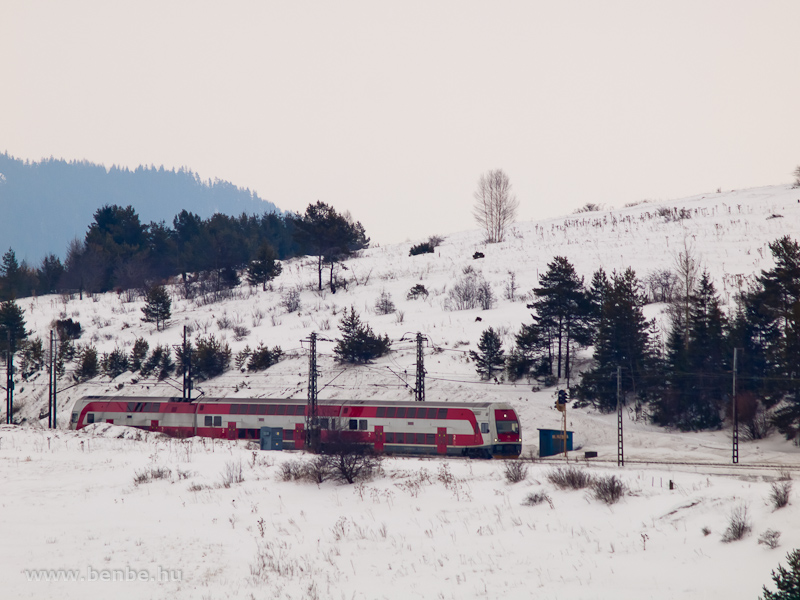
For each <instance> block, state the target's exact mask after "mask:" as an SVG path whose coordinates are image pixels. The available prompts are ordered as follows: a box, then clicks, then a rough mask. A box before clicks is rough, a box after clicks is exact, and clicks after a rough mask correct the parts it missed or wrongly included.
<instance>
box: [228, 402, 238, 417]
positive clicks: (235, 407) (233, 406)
mask: <svg viewBox="0 0 800 600" xmlns="http://www.w3.org/2000/svg"><path fill="white" fill-rule="evenodd" d="M238 413H239V405H238V404H231V412H230V414H232V415H235V414H238Z"/></svg>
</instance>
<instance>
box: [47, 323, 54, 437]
mask: <svg viewBox="0 0 800 600" xmlns="http://www.w3.org/2000/svg"><path fill="white" fill-rule="evenodd" d="M49 363H50V364H49V369H48V374H49V376H48V381H47V428H48V429H52V428H53V375H54V373H55V369H54V368H53V367H54V366H55V361H54V360H53V330H52V329H51V330H50V360H49Z"/></svg>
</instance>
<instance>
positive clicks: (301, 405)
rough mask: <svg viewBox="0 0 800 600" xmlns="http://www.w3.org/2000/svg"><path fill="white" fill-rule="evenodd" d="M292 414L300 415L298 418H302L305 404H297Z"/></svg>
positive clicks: (304, 412)
mask: <svg viewBox="0 0 800 600" xmlns="http://www.w3.org/2000/svg"><path fill="white" fill-rule="evenodd" d="M294 414H296V415H300V416H304V415H305V414H306V405H305V404H299V405H298V406H297V410H296V411H295V413H294Z"/></svg>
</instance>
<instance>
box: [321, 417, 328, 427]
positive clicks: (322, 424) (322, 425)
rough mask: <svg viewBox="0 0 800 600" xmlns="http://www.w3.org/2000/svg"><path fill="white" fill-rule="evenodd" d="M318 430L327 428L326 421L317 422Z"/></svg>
mask: <svg viewBox="0 0 800 600" xmlns="http://www.w3.org/2000/svg"><path fill="white" fill-rule="evenodd" d="M319 428H320V429H327V428H328V419H320V420H319Z"/></svg>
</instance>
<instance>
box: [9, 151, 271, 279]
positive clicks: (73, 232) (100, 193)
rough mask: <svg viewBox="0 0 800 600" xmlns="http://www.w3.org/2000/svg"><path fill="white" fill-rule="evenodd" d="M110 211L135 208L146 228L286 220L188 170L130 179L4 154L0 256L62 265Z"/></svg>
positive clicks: (145, 170)
mask: <svg viewBox="0 0 800 600" xmlns="http://www.w3.org/2000/svg"><path fill="white" fill-rule="evenodd" d="M105 204H118V205H120V206H128V205H131V206H133V208H134V209H135V210H136V212H137V213H138V214H139V217H140V219H141V221H142V222H143V223H149V222H151V221H156V222H158V221H162V220H163V221H167V222H168V223H171V222H172V219H173V217H174V216H175V215H177V214H178V213H179V212H180V211H181V210H183V209H186V210H188V211H190V212H193V213H195V214H197V215H200V216H201V217H203V218H208V217H210V216H212V215H213V214H214V213H223V214H227V215H240V214H242V213H248V214H257V215H261V214H263V213H265V212H278V213H279V212H281V211H280V209H278V207H276V206H275V205H274V204H273V203H272V202H268V201H266V200H263V199H261V198H259V197H258V196H257V195H256V194H255V193H254V192H251V191H250V190H249V189H243V188H240V187H237V186H235V185H233V184H232V183H229V182H227V181H220V180H219V179H217V180H214V181H211V180H208V181H203V180H201V179H200V177H199V176H198V175H197V174H196V173H193V172H192V171H190V170H188V169H185V168H181V169H180V170H178V171H175V170H174V169H173V170H165V169H164V167H159V168H156V167H142V166H140V167H138V168H136V169H135V170H133V171H131V170H130V169H127V168H118V167H116V166H114V167H111V168H110V169H107V168H106V167H104V166H103V165H97V164H94V163H91V162H88V161H70V162H67V161H65V160H57V159H54V158H49V159H45V160H42V161H41V162H31V161H28V160H25V161H23V160H20V159H17V158H14V157H13V156H9V155H8V154H7V153H4V154H0V252H4V251H5V250H7V249H8V248H9V247H10V248H13V249H14V251H15V252H16V255H17V257H18V258H19V259H20V260H22V259H25V260H27V261H28V263H29V264H30V265H32V266H36V265H37V264H38V263H39V261H41V259H42V258H43V257H44V256H45V255H46V254H48V253H51V252H52V253H54V254H56V255H57V256H59V257H61V258H62V259H63V258H64V254H65V252H66V249H67V244H68V243H69V242H70V241H71V240H72V239H74V238H75V237H79V238H81V239H83V236H84V235H85V234H86V229H87V227H88V226H89V224H90V223H91V222H92V216H93V215H94V212H95V211H96V210H97V209H98V208H100V207H101V206H103V205H105Z"/></svg>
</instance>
